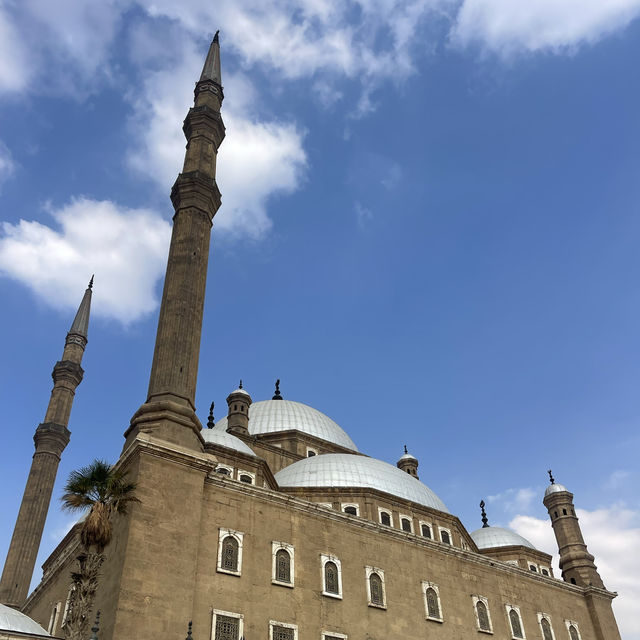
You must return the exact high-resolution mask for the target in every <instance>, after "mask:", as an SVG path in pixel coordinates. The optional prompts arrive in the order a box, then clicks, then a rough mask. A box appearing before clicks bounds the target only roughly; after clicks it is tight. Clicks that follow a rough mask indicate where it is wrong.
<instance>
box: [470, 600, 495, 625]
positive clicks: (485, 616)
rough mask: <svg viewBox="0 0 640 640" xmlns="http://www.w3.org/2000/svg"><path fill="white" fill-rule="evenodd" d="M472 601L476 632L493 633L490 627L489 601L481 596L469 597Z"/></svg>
mask: <svg viewBox="0 0 640 640" xmlns="http://www.w3.org/2000/svg"><path fill="white" fill-rule="evenodd" d="M471 597H472V599H473V610H474V613H475V616H476V626H477V627H478V631H483V632H484V633H493V626H492V625H491V613H490V612H489V601H488V600H487V599H486V598H484V597H483V596H471Z"/></svg>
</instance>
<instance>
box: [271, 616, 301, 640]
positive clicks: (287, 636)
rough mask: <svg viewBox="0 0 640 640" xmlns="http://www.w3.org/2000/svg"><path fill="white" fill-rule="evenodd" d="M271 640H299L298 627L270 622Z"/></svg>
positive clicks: (285, 623) (274, 621)
mask: <svg viewBox="0 0 640 640" xmlns="http://www.w3.org/2000/svg"><path fill="white" fill-rule="evenodd" d="M269 640H298V625H295V624H289V623H287V622H277V621H276V620H269Z"/></svg>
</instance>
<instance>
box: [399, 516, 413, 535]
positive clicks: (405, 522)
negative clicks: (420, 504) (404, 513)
mask: <svg viewBox="0 0 640 640" xmlns="http://www.w3.org/2000/svg"><path fill="white" fill-rule="evenodd" d="M400 523H401V525H402V530H403V531H409V532H410V531H411V520H409V518H402V520H400Z"/></svg>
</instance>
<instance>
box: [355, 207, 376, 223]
mask: <svg viewBox="0 0 640 640" xmlns="http://www.w3.org/2000/svg"><path fill="white" fill-rule="evenodd" d="M354 209H355V212H356V220H357V221H358V226H359V227H360V228H361V229H364V228H365V227H366V226H367V224H368V223H369V221H370V220H372V219H373V213H372V211H371V209H368V208H367V207H365V206H364V205H362V204H361V203H360V202H356V203H355V205H354Z"/></svg>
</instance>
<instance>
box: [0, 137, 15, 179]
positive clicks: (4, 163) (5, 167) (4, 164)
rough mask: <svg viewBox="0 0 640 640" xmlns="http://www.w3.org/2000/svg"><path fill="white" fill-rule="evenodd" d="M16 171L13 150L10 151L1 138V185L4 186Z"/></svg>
mask: <svg viewBox="0 0 640 640" xmlns="http://www.w3.org/2000/svg"><path fill="white" fill-rule="evenodd" d="M14 171H15V162H14V161H13V157H12V155H11V151H9V149H8V148H7V146H6V145H5V144H4V142H2V140H0V187H2V183H3V182H4V181H5V180H7V178H9V177H10V176H11V174H12V173H13V172H14Z"/></svg>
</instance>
